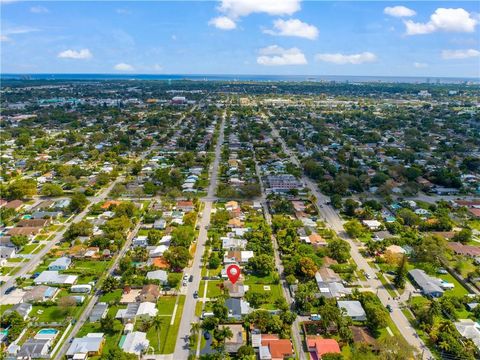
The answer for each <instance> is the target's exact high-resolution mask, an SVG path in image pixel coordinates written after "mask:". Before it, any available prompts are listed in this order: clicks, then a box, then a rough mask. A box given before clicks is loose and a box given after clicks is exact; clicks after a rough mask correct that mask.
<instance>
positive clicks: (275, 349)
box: [260, 334, 294, 360]
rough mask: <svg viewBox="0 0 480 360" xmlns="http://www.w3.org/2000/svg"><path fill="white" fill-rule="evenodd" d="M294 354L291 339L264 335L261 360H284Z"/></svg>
mask: <svg viewBox="0 0 480 360" xmlns="http://www.w3.org/2000/svg"><path fill="white" fill-rule="evenodd" d="M293 354H294V350H293V346H292V342H291V341H290V340H289V339H280V338H279V337H278V335H274V334H262V346H261V347H260V359H261V360H264V359H265V360H267V359H268V360H270V359H271V360H283V359H285V358H286V357H291V356H293Z"/></svg>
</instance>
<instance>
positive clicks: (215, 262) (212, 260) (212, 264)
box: [208, 251, 222, 269]
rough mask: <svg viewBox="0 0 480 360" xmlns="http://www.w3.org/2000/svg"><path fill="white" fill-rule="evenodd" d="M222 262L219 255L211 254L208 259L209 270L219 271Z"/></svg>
mask: <svg viewBox="0 0 480 360" xmlns="http://www.w3.org/2000/svg"><path fill="white" fill-rule="evenodd" d="M221 263H222V261H221V260H220V257H219V256H218V254H217V253H216V252H215V251H214V252H212V253H211V254H210V257H209V258H208V268H209V269H218V267H219V266H220V265H221Z"/></svg>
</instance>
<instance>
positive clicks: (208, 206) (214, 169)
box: [173, 114, 225, 360]
mask: <svg viewBox="0 0 480 360" xmlns="http://www.w3.org/2000/svg"><path fill="white" fill-rule="evenodd" d="M224 129H225V114H224V116H223V118H222V122H221V125H220V133H219V136H218V140H217V144H216V147H215V159H214V160H213V164H212V166H211V168H210V185H209V187H208V193H207V196H206V197H205V198H203V199H202V202H203V204H204V208H203V212H202V217H201V219H200V221H199V227H200V229H199V233H198V240H197V248H196V250H195V255H194V258H193V262H192V265H191V267H189V268H187V269H185V270H184V272H185V274H189V275H193V281H192V282H191V283H188V286H187V289H186V299H185V305H184V307H183V314H182V318H181V320H180V327H179V329H178V335H177V342H176V344H175V351H174V354H173V358H174V359H179V360H180V359H187V358H188V355H189V351H190V349H189V342H188V337H189V336H190V328H191V324H192V323H193V322H195V321H196V320H197V318H196V317H195V307H196V304H197V301H198V300H197V299H194V298H193V293H194V291H196V290H197V289H198V288H199V286H200V280H201V273H202V256H203V254H204V252H205V242H206V241H207V226H208V225H209V224H210V214H211V212H212V206H213V203H214V201H215V191H216V189H217V179H218V169H219V164H220V158H221V150H222V144H223V139H224Z"/></svg>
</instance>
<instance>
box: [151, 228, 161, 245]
mask: <svg viewBox="0 0 480 360" xmlns="http://www.w3.org/2000/svg"><path fill="white" fill-rule="evenodd" d="M162 237H163V232H162V231H160V230H157V229H150V230H149V231H148V234H147V242H148V245H150V246H152V245H156V244H158V243H159V242H160V240H161V239H162Z"/></svg>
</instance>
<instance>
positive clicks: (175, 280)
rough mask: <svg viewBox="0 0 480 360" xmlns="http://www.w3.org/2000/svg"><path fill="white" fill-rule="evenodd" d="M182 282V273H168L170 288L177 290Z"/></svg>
mask: <svg viewBox="0 0 480 360" xmlns="http://www.w3.org/2000/svg"><path fill="white" fill-rule="evenodd" d="M181 280H182V274H181V273H172V272H171V273H168V275H167V282H168V286H170V287H171V288H176V287H178V285H179V284H180V281H181Z"/></svg>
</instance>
